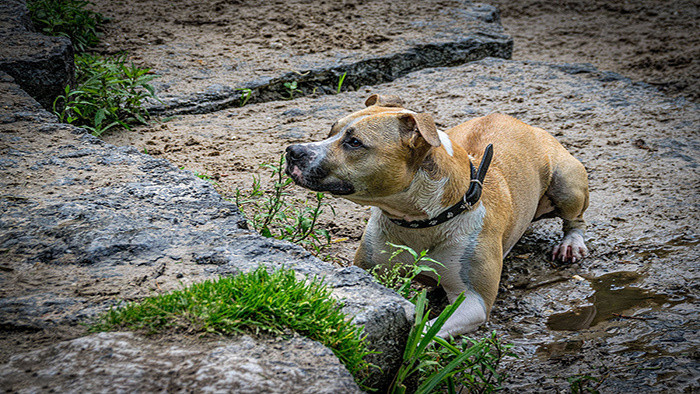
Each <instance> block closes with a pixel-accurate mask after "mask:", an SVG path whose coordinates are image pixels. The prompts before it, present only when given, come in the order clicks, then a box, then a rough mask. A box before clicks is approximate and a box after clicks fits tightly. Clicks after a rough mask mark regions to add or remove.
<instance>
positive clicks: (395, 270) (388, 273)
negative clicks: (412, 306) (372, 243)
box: [370, 242, 444, 302]
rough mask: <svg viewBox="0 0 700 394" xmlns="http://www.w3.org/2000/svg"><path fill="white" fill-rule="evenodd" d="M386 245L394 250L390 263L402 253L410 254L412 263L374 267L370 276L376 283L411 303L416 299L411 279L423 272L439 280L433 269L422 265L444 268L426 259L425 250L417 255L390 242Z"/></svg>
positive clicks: (407, 248) (405, 247) (410, 249)
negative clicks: (433, 275)
mask: <svg viewBox="0 0 700 394" xmlns="http://www.w3.org/2000/svg"><path fill="white" fill-rule="evenodd" d="M387 245H388V246H391V247H392V248H394V251H393V252H392V253H391V257H389V262H390V263H393V261H394V259H395V258H396V257H397V256H398V255H400V254H402V253H408V254H410V255H411V257H412V258H413V262H412V263H410V264H401V263H396V264H391V267H390V268H385V267H382V266H376V267H374V268H372V269H371V270H370V274H372V276H374V279H375V280H377V282H379V283H381V284H383V285H384V286H385V287H388V288H390V289H393V290H395V291H396V292H397V293H399V294H401V296H403V297H404V298H406V299H407V300H409V301H411V302H413V301H414V299H415V297H416V292H415V290H414V289H413V288H411V283H412V282H413V279H415V278H416V277H417V276H418V275H420V274H422V273H424V272H432V273H433V274H435V276H437V277H438V278H439V274H438V273H437V271H436V270H435V269H434V268H432V267H430V266H429V265H425V264H422V263H431V264H433V265H439V266H442V267H444V266H443V265H442V263H440V262H438V261H435V260H433V259H432V258H430V257H428V256H427V254H428V251H427V250H423V251H421V252H420V253H417V252H416V251H415V250H413V249H412V248H410V247H408V246H405V245H396V244H393V243H391V242H387ZM385 253H387V252H385ZM439 284H440V281H439V279H438V285H439Z"/></svg>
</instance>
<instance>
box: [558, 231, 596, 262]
mask: <svg viewBox="0 0 700 394" xmlns="http://www.w3.org/2000/svg"><path fill="white" fill-rule="evenodd" d="M587 255H588V248H587V247H586V244H585V242H584V241H583V236H582V235H581V233H579V232H577V231H576V232H570V233H568V234H566V236H565V237H564V239H563V240H562V241H561V243H560V244H559V246H556V247H555V248H554V250H553V251H552V261H555V262H556V261H560V262H562V263H575V262H577V261H580V260H582V259H583V258H584V257H586V256H587Z"/></svg>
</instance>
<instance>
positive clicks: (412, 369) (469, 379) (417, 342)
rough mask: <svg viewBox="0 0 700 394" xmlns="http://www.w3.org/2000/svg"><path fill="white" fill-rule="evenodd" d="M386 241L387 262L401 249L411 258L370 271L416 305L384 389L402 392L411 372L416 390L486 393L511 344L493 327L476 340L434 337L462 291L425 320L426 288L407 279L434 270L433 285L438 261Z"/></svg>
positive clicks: (497, 381)
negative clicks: (396, 363) (394, 369)
mask: <svg viewBox="0 0 700 394" xmlns="http://www.w3.org/2000/svg"><path fill="white" fill-rule="evenodd" d="M387 245H388V246H391V247H392V248H394V250H393V251H392V252H391V257H389V262H390V263H392V262H393V260H394V259H395V258H396V257H397V256H399V255H400V254H402V253H408V254H410V256H411V258H412V260H413V261H412V262H410V263H407V264H401V263H395V264H392V266H391V268H385V267H375V268H373V269H372V270H370V273H371V274H372V275H373V276H374V278H375V279H376V280H377V281H378V282H379V283H382V284H383V285H385V286H386V287H389V288H392V289H394V290H396V291H397V292H398V293H399V294H401V295H402V296H403V297H404V298H406V299H408V300H410V301H411V302H413V303H414V304H415V305H416V317H415V321H414V323H413V327H412V328H411V333H410V334H409V338H408V342H407V344H406V350H405V352H404V355H403V363H402V364H401V367H400V368H399V371H398V372H397V374H396V375H395V377H394V381H393V382H392V386H391V388H390V390H389V392H390V393H404V392H405V391H406V389H407V387H406V383H405V382H406V381H407V380H408V379H409V378H411V377H414V378H417V380H418V384H419V386H418V389H417V391H416V392H417V393H431V392H435V391H439V392H448V393H456V392H462V391H464V390H466V392H470V393H490V392H493V391H497V390H499V389H500V385H501V383H502V382H503V380H504V379H505V375H504V374H502V373H500V372H499V370H498V366H499V364H500V362H501V360H502V359H503V357H505V356H515V355H514V354H513V353H512V352H511V351H510V348H511V347H512V345H510V344H504V343H502V342H501V341H500V340H499V339H498V337H497V336H496V333H495V332H493V333H491V336H490V337H485V338H483V339H482V340H480V341H476V340H474V339H471V338H468V337H463V338H460V339H454V338H450V339H449V340H446V339H444V338H441V337H438V336H437V333H438V332H439V331H440V328H442V326H443V325H444V324H445V322H446V321H447V319H448V318H449V317H450V316H451V315H452V314H453V313H454V311H455V310H456V309H457V308H458V307H459V305H460V304H461V303H462V302H463V301H464V298H465V297H464V294H461V295H460V296H459V297H458V298H457V299H456V300H455V301H454V302H453V303H452V304H451V305H449V306H448V307H446V308H445V309H444V310H443V311H442V312H441V313H440V315H438V317H437V318H436V319H435V320H434V321H433V322H432V324H430V323H429V321H428V320H429V311H427V310H426V308H427V301H426V290H421V291H420V292H419V293H417V294H416V291H415V289H414V288H412V287H411V282H412V281H413V279H415V277H416V276H418V275H419V274H421V273H424V272H431V273H433V274H434V275H435V276H437V279H438V285H439V283H440V275H439V274H438V272H437V271H436V270H435V269H434V268H433V267H435V266H443V264H442V263H440V262H438V261H436V260H434V259H432V258H430V257H428V251H427V250H423V251H422V252H420V253H418V252H416V251H415V250H413V249H412V248H410V247H408V246H405V245H396V244H392V243H387ZM423 263H428V265H426V264H423Z"/></svg>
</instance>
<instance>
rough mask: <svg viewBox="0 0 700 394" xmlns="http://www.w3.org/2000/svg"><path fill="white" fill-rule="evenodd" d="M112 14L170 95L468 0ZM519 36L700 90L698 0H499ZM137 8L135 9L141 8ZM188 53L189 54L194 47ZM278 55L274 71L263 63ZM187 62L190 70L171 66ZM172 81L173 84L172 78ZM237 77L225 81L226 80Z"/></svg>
mask: <svg viewBox="0 0 700 394" xmlns="http://www.w3.org/2000/svg"><path fill="white" fill-rule="evenodd" d="M95 3H96V4H95V8H96V9H97V10H99V11H100V12H102V13H104V14H105V15H107V16H108V17H110V18H112V21H111V22H110V23H109V24H108V25H107V27H106V34H105V35H104V39H103V44H102V48H101V50H103V51H105V52H118V51H124V50H125V51H128V52H129V53H130V57H131V58H132V59H133V60H134V61H136V62H137V63H141V64H143V65H145V66H148V67H153V68H154V70H155V71H156V72H159V73H162V74H164V76H165V78H164V79H162V80H161V82H160V84H162V85H159V86H158V87H159V89H160V93H161V94H170V93H182V92H184V91H188V90H189V91H192V90H196V89H201V88H203V87H204V86H205V84H206V83H212V82H211V80H210V77H211V75H212V74H216V70H224V71H228V73H229V74H230V75H232V76H234V77H235V78H237V79H241V80H252V79H254V78H257V77H260V76H264V75H265V73H266V72H268V71H272V69H275V68H276V69H282V70H284V69H285V68H287V71H291V66H290V65H289V64H291V62H293V59H294V57H298V56H301V55H308V54H320V53H327V52H329V51H331V50H332V53H333V55H334V56H336V57H343V56H351V54H352V52H357V51H365V52H367V51H371V52H372V53H373V54H376V55H381V54H383V53H384V52H386V51H387V50H388V47H389V46H390V45H391V44H392V43H395V42H397V41H402V42H410V41H411V40H413V39H415V35H412V34H411V32H413V31H415V32H416V35H419V34H420V32H421V30H422V29H426V26H424V25H422V24H418V25H417V24H411V23H409V22H408V21H407V16H409V15H416V14H418V15H421V16H424V17H425V19H426V20H430V21H440V22H441V23H442V22H443V21H445V20H449V19H450V18H452V17H453V16H454V15H449V14H448V15H446V13H445V12H444V11H443V10H444V9H445V8H451V7H459V4H460V2H459V1H452V0H441V1H430V2H419V1H394V2H382V1H361V0H351V1H344V2H342V3H338V2H333V1H313V0H295V1H283V0H277V1H270V2H264V3H262V4H261V3H260V2H257V1H250V0H238V1H223V0H222V1H215V0H210V1H202V2H187V1H181V0H178V1H171V2H163V1H160V0H120V1H106V0H97V1H95ZM484 3H488V4H493V5H495V6H497V7H499V9H500V10H501V21H502V24H503V26H504V28H505V30H506V32H507V33H508V34H510V35H511V36H512V37H513V40H514V42H515V47H514V53H513V59H514V60H541V61H547V62H553V63H573V62H589V63H592V64H593V65H595V66H596V67H598V68H600V69H602V70H609V71H614V72H618V73H621V74H623V75H625V76H628V77H630V78H632V79H634V80H638V81H644V82H646V83H649V84H652V85H655V86H658V87H659V88H660V89H662V90H664V91H666V92H668V93H669V94H681V95H683V96H685V97H688V98H690V99H693V100H698V99H699V98H700V83H698V75H700V34H698V28H699V26H698V23H699V22H698V21H699V20H700V5H699V4H698V2H697V1H693V0H679V1H676V0H643V1H610V0H591V1H587V0H564V1H547V0H525V1H516V2H513V1H506V0H492V1H484ZM137 9H138V11H137V12H135V10H137ZM182 54H184V55H185V56H184V58H183V57H182ZM271 56H273V57H275V58H276V61H275V62H274V64H273V65H269V64H267V65H266V66H264V67H265V68H269V69H255V67H254V66H255V64H256V63H257V62H264V61H265V59H269V58H270V57H271ZM182 69H187V70H188V71H187V72H188V74H190V78H187V79H186V80H182V79H181V80H177V81H173V80H170V79H168V78H167V75H168V74H173V73H178V71H181V70H182ZM163 81H167V82H163ZM215 82H225V81H215Z"/></svg>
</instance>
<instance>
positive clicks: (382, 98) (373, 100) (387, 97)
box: [365, 94, 403, 108]
mask: <svg viewBox="0 0 700 394" xmlns="http://www.w3.org/2000/svg"><path fill="white" fill-rule="evenodd" d="M372 105H378V106H380V107H398V108H403V100H401V97H399V96H394V95H393V94H373V95H371V96H369V98H368V99H367V100H366V101H365V106H366V107H369V106H372Z"/></svg>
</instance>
